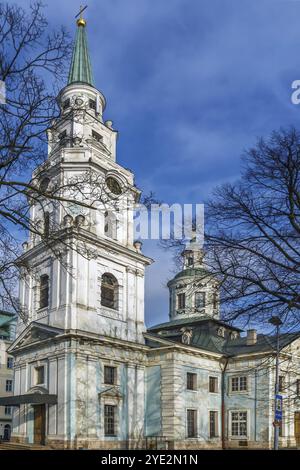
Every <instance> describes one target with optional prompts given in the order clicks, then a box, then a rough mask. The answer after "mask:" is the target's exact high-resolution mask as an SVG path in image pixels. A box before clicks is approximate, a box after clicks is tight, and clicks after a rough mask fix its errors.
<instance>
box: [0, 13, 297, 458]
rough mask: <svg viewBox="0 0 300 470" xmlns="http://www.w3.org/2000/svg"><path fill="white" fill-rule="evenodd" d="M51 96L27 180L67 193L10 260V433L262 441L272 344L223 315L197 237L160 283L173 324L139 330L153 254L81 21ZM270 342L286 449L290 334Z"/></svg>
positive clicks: (34, 208) (74, 442) (292, 430)
mask: <svg viewBox="0 0 300 470" xmlns="http://www.w3.org/2000/svg"><path fill="white" fill-rule="evenodd" d="M58 104H59V107H60V117H59V118H58V119H57V120H56V121H55V122H53V125H52V127H51V129H49V131H48V141H49V150H48V158H47V160H46V161H45V163H44V164H42V165H41V166H40V167H39V168H37V169H36V170H35V172H34V174H33V180H34V182H35V184H36V185H39V187H40V188H41V189H42V190H43V191H45V190H47V189H48V190H49V191H50V190H52V189H53V188H61V187H63V188H64V190H66V192H64V193H63V196H64V197H63V201H61V200H60V201H59V202H58V201H53V200H52V201H49V200H47V199H46V198H44V199H43V196H40V198H38V199H37V198H35V199H34V202H33V203H32V205H31V220H32V223H33V225H35V224H36V226H37V227H40V228H42V229H43V230H44V233H45V236H47V237H48V238H49V243H48V244H45V243H44V241H43V240H42V239H41V238H40V237H39V236H37V235H36V234H35V235H30V238H29V240H28V242H26V243H24V253H23V255H22V256H21V257H20V259H19V260H18V264H19V266H20V303H21V305H22V312H23V314H22V318H20V319H19V321H18V326H17V338H16V340H15V341H14V342H13V344H12V345H10V347H9V349H8V353H9V355H10V356H13V357H14V360H15V367H14V395H13V396H12V397H7V396H3V395H5V394H3V393H1V395H2V397H1V398H0V405H2V406H7V407H8V406H11V407H13V409H14V412H13V433H12V438H13V440H14V441H16V442H21V443H23V442H26V443H35V444H41V445H45V444H47V445H48V446H52V447H53V448H74V449H78V448H98V449H113V448H122V449H124V448H145V447H147V448H152V447H159V448H166V447H168V448H171V449H177V448H186V449H200V448H211V449H215V448H243V447H248V448H269V447H271V445H272V439H273V420H274V419H273V414H274V410H273V406H274V400H273V391H274V357H275V345H276V340H275V338H274V337H272V336H266V335H258V334H257V332H256V331H254V330H250V331H248V332H247V333H246V334H244V333H243V332H242V331H241V330H240V329H239V328H236V327H234V326H232V325H229V324H227V323H225V322H223V321H222V320H221V316H220V299H219V284H218V280H217V279H216V278H215V277H214V276H212V275H211V273H210V272H209V270H207V268H206V266H205V260H204V256H203V251H202V249H201V247H200V246H199V245H198V243H197V239H196V237H193V238H192V240H191V242H190V244H189V245H188V246H187V247H186V250H184V252H183V269H182V271H180V272H179V273H178V274H177V275H176V276H175V277H174V279H172V280H171V281H170V282H169V284H168V287H169V291H170V312H169V321H167V322H166V323H163V324H160V325H156V326H152V327H151V328H149V329H148V330H147V329H146V327H145V322H144V275H145V268H146V267H147V266H148V265H149V264H150V263H151V262H152V260H151V259H149V258H148V257H146V256H144V255H143V253H142V252H141V244H140V243H139V242H135V241H134V238H133V210H132V208H133V206H134V204H135V202H136V201H137V200H138V198H139V194H140V192H139V190H138V189H137V187H136V186H135V183H134V175H133V173H132V172H131V171H129V170H127V169H125V168H124V167H122V166H120V165H119V164H118V163H117V159H116V141H117V131H116V130H115V129H114V128H113V124H112V121H110V120H105V119H104V110H105V106H106V100H105V97H104V95H103V94H102V93H101V92H100V91H99V90H98V89H97V88H96V87H95V84H94V79H93V76H92V69H91V63H90V59H89V54H88V48H87V42H86V22H85V20H84V19H83V18H80V19H79V20H78V22H77V36H76V41H75V46H74V51H73V58H72V63H71V68H70V74H69V80H68V84H67V86H66V87H65V88H63V89H62V90H61V92H60V94H59V96H58ZM95 181H98V182H99V185H98V187H99V188H100V190H101V191H100V194H99V195H98V197H97V198H94V197H92V196H93V195H92V192H93V188H92V183H93V184H94V182H95ZM78 184H79V186H80V188H81V190H80V191H78V186H77V185H78ZM82 188H83V190H82ZM60 194H61V193H60ZM82 197H83V199H82ZM82 202H85V203H86V204H80V203H82ZM78 203H79V204H78ZM91 205H93V207H91ZM52 235H53V236H52ZM280 350H281V353H280V369H281V370H280V377H281V379H280V384H281V393H282V395H283V398H284V405H283V409H284V415H283V416H284V417H283V421H282V423H281V428H280V444H281V445H282V446H290V447H292V446H293V447H295V446H296V445H298V446H299V445H300V442H299V439H300V428H299V426H300V382H299V380H300V368H299V366H300V364H299V361H300V334H296V333H293V334H283V335H281V337H280Z"/></svg>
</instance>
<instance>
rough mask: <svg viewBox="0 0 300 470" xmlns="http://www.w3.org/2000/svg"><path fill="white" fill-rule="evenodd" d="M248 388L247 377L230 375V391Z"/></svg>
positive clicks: (241, 390)
mask: <svg viewBox="0 0 300 470" xmlns="http://www.w3.org/2000/svg"><path fill="white" fill-rule="evenodd" d="M247 389H248V383H247V377H246V376H241V377H232V378H231V391H232V392H246V391H247Z"/></svg>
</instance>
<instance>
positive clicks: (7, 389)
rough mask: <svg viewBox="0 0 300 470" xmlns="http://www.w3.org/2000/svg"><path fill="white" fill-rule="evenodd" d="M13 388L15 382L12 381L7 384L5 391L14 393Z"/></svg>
mask: <svg viewBox="0 0 300 470" xmlns="http://www.w3.org/2000/svg"><path fill="white" fill-rule="evenodd" d="M12 388H13V381H12V380H7V381H6V384H5V391H6V392H12Z"/></svg>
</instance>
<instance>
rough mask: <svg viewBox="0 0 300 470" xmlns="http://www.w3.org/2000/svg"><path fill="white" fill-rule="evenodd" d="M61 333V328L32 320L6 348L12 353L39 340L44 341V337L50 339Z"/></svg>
mask: <svg viewBox="0 0 300 470" xmlns="http://www.w3.org/2000/svg"><path fill="white" fill-rule="evenodd" d="M61 333H62V330H61V329H59V328H54V327H49V326H47V325H43V324H41V323H37V322H32V323H31V324H30V325H28V326H27V328H26V329H25V330H24V331H23V332H22V333H21V335H20V336H18V337H17V339H16V340H15V341H14V342H13V343H12V345H11V346H10V347H9V349H8V352H9V353H12V354H13V353H14V352H15V351H17V350H18V349H21V348H23V347H27V346H30V345H34V344H37V343H39V342H40V341H44V340H46V339H51V338H53V337H55V336H57V335H59V334H61Z"/></svg>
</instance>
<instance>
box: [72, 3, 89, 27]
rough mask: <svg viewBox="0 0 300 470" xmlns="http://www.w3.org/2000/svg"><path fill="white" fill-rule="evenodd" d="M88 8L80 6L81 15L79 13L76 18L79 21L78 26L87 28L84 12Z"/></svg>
mask: <svg viewBox="0 0 300 470" xmlns="http://www.w3.org/2000/svg"><path fill="white" fill-rule="evenodd" d="M86 8H87V5H86V6H85V7H83V6H82V5H80V10H79V13H77V15H76V16H75V18H77V17H78V16H79V18H78V20H77V26H83V27H84V26H85V25H86V21H85V20H84V19H83V18H82V12H83V11H84V10H85V9H86Z"/></svg>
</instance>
